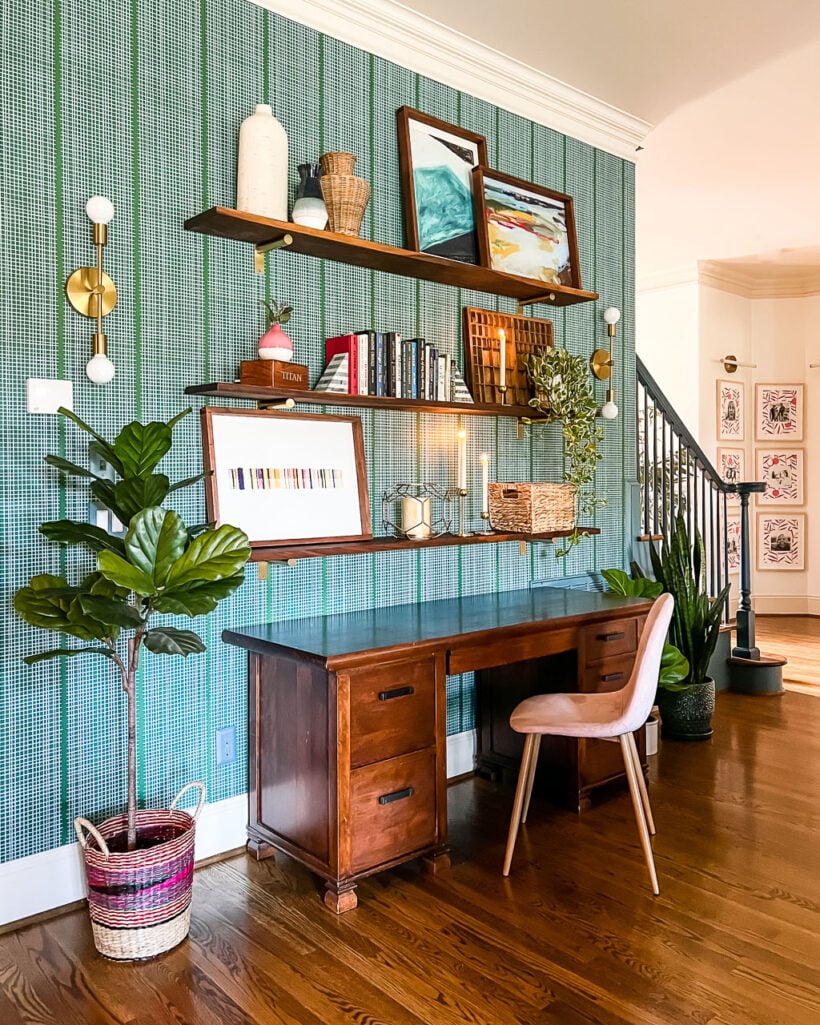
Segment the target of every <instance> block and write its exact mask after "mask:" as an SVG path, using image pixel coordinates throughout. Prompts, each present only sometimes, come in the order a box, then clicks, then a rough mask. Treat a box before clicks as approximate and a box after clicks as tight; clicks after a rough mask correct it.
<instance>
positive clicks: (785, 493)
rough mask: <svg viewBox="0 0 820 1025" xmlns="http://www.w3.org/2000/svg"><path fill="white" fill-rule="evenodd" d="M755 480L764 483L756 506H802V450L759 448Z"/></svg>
mask: <svg viewBox="0 0 820 1025" xmlns="http://www.w3.org/2000/svg"><path fill="white" fill-rule="evenodd" d="M755 480H762V481H765V482H766V493H765V494H763V495H758V496H757V504H758V505H802V504H803V449H802V448H759V449H758V450H757V475H756V477H755Z"/></svg>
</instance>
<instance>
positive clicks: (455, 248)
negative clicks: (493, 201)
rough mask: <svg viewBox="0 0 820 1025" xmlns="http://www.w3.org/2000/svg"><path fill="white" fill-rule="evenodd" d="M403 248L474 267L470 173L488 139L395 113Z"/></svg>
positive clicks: (483, 158) (409, 112)
mask: <svg viewBox="0 0 820 1025" xmlns="http://www.w3.org/2000/svg"><path fill="white" fill-rule="evenodd" d="M396 128H397V131H398V141H399V171H400V177H401V189H402V197H403V200H404V233H405V237H406V239H407V248H408V249H414V250H416V251H418V252H422V253H430V254H431V255H432V256H443V257H445V258H447V259H448V260H460V261H461V262H462V263H475V264H477V263H478V262H479V254H478V240H477V238H476V230H475V227H476V226H475V213H474V205H473V179H472V170H473V168H474V167H478V165H479V164H486V163H487V140H486V139H485V138H484V136H483V135H477V134H476V133H475V132H469V131H467V129H466V128H458V127H457V126H456V125H451V124H448V123H447V122H446V121H440V120H439V119H438V118H437V117H431V116H430V115H429V114H423V113H422V112H421V111H420V110H413V109H412V108H411V107H400V108H399V109H398V110H397V111H396Z"/></svg>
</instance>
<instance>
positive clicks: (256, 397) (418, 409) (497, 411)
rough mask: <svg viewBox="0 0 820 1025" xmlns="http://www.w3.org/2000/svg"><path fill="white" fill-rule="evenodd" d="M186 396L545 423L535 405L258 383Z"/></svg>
mask: <svg viewBox="0 0 820 1025" xmlns="http://www.w3.org/2000/svg"><path fill="white" fill-rule="evenodd" d="M185 394H186V395H208V396H210V397H211V398H217V399H248V400H249V401H251V402H265V403H268V402H270V403H279V402H285V401H286V400H287V399H293V401H294V402H297V403H299V402H303V403H307V404H309V405H320V406H348V407H351V406H362V407H365V408H367V409H384V410H391V411H392V410H397V409H400V410H405V411H407V412H410V413H444V414H453V413H461V414H463V415H465V416H513V417H515V418H516V419H518V420H532V421H538V420H543V419H544V417H543V415H542V414H540V413H539V411H538V410H537V409H533V407H532V406H496V405H488V404H486V403H473V402H433V401H432V400H427V399H394V398H391V397H389V396H382V395H346V394H344V393H341V392H329V391H313V390H312V389H304V388H265V387H263V386H262V385H258V384H240V383H238V382H237V383H229V382H215V383H213V384H194V385H191V386H190V387H188V388H186V389H185Z"/></svg>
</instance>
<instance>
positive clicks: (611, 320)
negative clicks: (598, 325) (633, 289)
mask: <svg viewBox="0 0 820 1025" xmlns="http://www.w3.org/2000/svg"><path fill="white" fill-rule="evenodd" d="M620 319H621V311H620V310H619V309H618V307H617V306H610V307H609V308H608V309H606V310H604V320H605V321H606V323H607V324H617V323H618V321H619V320H620Z"/></svg>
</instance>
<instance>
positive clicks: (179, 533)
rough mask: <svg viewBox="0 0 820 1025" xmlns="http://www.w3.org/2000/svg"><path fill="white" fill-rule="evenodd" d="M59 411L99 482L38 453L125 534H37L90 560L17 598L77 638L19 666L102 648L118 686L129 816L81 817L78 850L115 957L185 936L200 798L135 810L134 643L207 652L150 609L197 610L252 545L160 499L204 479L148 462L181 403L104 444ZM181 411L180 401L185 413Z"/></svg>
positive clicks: (161, 447) (102, 939)
mask: <svg viewBox="0 0 820 1025" xmlns="http://www.w3.org/2000/svg"><path fill="white" fill-rule="evenodd" d="M60 412H61V413H62V414H63V415H64V416H66V417H68V418H69V419H70V420H73V421H74V423H75V424H77V426H78V427H80V428H82V429H83V430H84V431H86V432H87V433H88V434H90V435H91V437H92V439H93V440H92V442H91V446H90V448H91V449H92V451H93V452H94V454H95V455H96V456H97V457H99V458H101V459H103V460H105V462H106V463H108V465H109V466H110V467H112V469H113V471H114V473H115V474H116V478H115V479H114V480H109V479H108V478H106V477H103V476H100V475H98V474H97V473H95V472H94V471H93V470H88V469H86V468H84V467H82V466H77V465H75V464H74V463H71V462H69V461H68V460H66V459H63V458H61V457H59V456H46V462H47V463H48V464H49V465H51V466H54V467H56V468H57V469H58V470H59V471H61V472H62V473H64V474H67V475H70V476H77V477H80V478H84V479H86V480H90V481H91V495H92V498H93V500H94V502H96V503H98V504H100V505H103V506H105V507H106V508H107V509H109V510H110V511H111V512H112V513H113V514H114V515H115V516H116V517H117V518H118V519H119V520H120V522H121V523H122V524H123V525H124V527H125V533H124V535H118V534H112V533H109V532H108V531H106V530H103V529H102V528H101V527H98V526H94V525H92V524H90V523H84V522H77V521H73V520H57V521H55V522H50V523H43V524H42V526H41V527H40V532H41V533H42V534H44V535H45V537H47V538H48V539H49V540H50V541H55V542H57V543H59V544H63V545H72V546H84V547H85V548H86V549H89V550H90V551H91V553H92V554H93V556H94V559H95V561H96V566H95V568H94V569H93V570H92V571H91V572H89V573H87V574H86V575H85V576H83V577H82V579H81V580H80V581H79V583H77V584H70V583H69V582H68V580H67V579H66V578H65V577H63V576H55V575H51V574H39V575H37V576H34V577H32V578H31V580H30V581H29V583H28V585H27V586H26V587H22V588H20V590H19V591H17V593H16V594H15V596H14V607H15V609H16V611H17V613H18V614H19V615H20V616H21V617H22V618H23V619H24V620H25V621H26V622H27V623H29V624H30V625H31V626H35V627H42V628H44V629H47V630H53V631H56V632H57V633H59V634H60V635H66V634H68V635H70V636H71V637H75V638H77V639H78V640H79V641H80V642H81V643H80V644H79V645H75V646H67V645H66V644H65V642H64V641H63V639H62V636H61V640H60V645H59V647H56V648H52V649H50V650H48V651H43V652H40V653H38V654H35V655H29V656H27V657H26V659H25V661H26V662H27V663H28V664H29V665H33V664H34V663H37V662H41V661H43V660H45V659H52V658H57V657H60V656H64V657H77V656H81V655H92V656H101V657H103V658H105V659H107V660H108V662H109V663H110V664H111V665H112V666H113V667H114V669H115V670H116V678H117V681H118V683H119V684H120V685H121V686H122V689H123V691H124V692H125V696H126V701H125V705H126V710H127V721H128V725H127V732H128V754H127V772H126V776H127V785H128V801H127V813H126V814H125V815H119V816H116V817H115V818H111V819H108V820H106V821H105V822H103V823H102V824H101V825H100V826H98V827H96V828H95V827H94V826H92V825H91V823H89V822H87V821H86V820H85V819H77V821H76V822H75V828H76V830H77V835H78V837H79V839H80V844H81V846H82V848H83V858H84V862H85V867H86V878H87V882H88V901H89V910H90V912H91V921H92V927H93V932H94V942H95V944H96V946H97V949H98V950H99V951H100V953H102V954H104V955H106V956H107V957H111V958H114V959H117V960H131V959H135V958H140V959H141V958H146V957H152V956H154V955H156V954H159V953H161V952H162V951H164V950H168V949H170V948H171V947H173V946H175V945H176V944H177V943H179V942H180V941H181V940H182V939H184V938H185V936H186V935H187V933H188V926H189V922H190V902H191V881H192V873H193V854H194V821H195V819H196V815H197V814H198V812H199V809H200V808H201V806H202V802H203V800H204V787H203V786H202V784H201V783H194V784H189V786H194V787H196V788H198V789H199V791H200V802H199V805H198V807H197V811H196V812H195V813H194V815H189V814H188V813H187V812H184V811H181V810H178V809H176V803H177V802H178V801H179V798H180V797H181V796H182V794H183V793H184V792H185V790H187V789H188V787H184V788H183V790H182V791H181V792H180V793H179V794H178V795H177V797H176V798H175V799H174V801H173V802H172V803H171V807H170V809H166V810H161V811H153V810H138V809H137V764H136V751H137V708H136V705H137V703H136V693H137V670H138V668H139V665H140V656H141V653H142V650H143V649H147V650H148V651H150V652H152V653H153V654H156V655H179V656H182V657H183V658H186V657H188V656H189V655H192V654H196V653H198V652H202V651H204V650H205V645H204V643H203V641H202V639H201V638H200V637H199V636H198V635H197V634H196V633H195V632H194V631H193V630H181V629H179V628H178V627H176V626H172V625H170V624H169V623H168V622H167V621H165V620H163V621H162V622H160V623H159V624H157V623H156V622H155V616H156V614H157V613H170V614H173V615H182V616H189V617H194V616H202V615H207V614H208V613H209V612H211V611H213V609H214V608H216V606H217V604H218V603H219V602H220V601H221V600H222V599H223V598H227V597H228V595H230V594H232V593H233V592H234V591H235V590H236V589H237V587H239V585H240V584H241V583H242V580H243V578H244V566H245V563H246V562H247V559H248V556H249V555H250V547H249V545H248V539H247V537H246V535H245V534H244V533H243V532H242V531H241V530H238V529H237V528H236V527H231V526H228V525H227V524H225V525H223V526H221V527H216V528H215V527H213V526H212V525H207V524H206V525H203V526H199V527H192V528H189V527H186V526H185V524H184V522H183V520H182V518H181V517H180V516H179V515H178V514H177V513H176V512H174V511H173V510H171V509H166V508H164V506H163V504H162V503H163V502H164V501H165V499H166V498H167V496H168V495H170V494H171V493H173V492H174V491H176V490H178V489H179V488H183V487H187V486H189V485H191V484H194V483H196V482H197V481H199V480H201V479H202V477H203V476H204V474H197V475H196V476H194V477H190V478H188V479H187V480H182V481H177V482H176V483H174V484H172V483H171V482H170V481H169V479H168V477H167V476H165V474H163V473H157V472H155V471H156V468H157V465H158V464H159V462H160V461H161V460H162V458H163V457H164V456H165V455H166V454H167V452H168V451H169V450H170V448H171V443H172V432H173V428H174V426H175V425H176V423H177V422H178V421H179V420H180V419H181V417H182V416H184V415H185V413H181V414H180V415H179V416H176V417H174V418H173V419H172V420H170V421H169V422H168V423H149V424H141V423H138V422H136V421H135V422H133V423H130V424H127V425H126V426H125V427H123V429H122V430H121V431H120V433H119V434H118V436H117V438H116V439H115V440H114V441H113V442H110V443H109V442H108V441H106V440H105V439H104V438H103V437H101V436H100V435H99V434H97V433H96V432H95V431H93V430H92V429H91V428H90V427H89V426H88V425H87V424H85V423H83V421H82V420H81V419H80V418H79V417H78V416H76V415H75V414H74V413H72V412H69V411H68V410H66V409H61V410H60ZM185 412H186V413H188V412H190V410H186V411H185Z"/></svg>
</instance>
